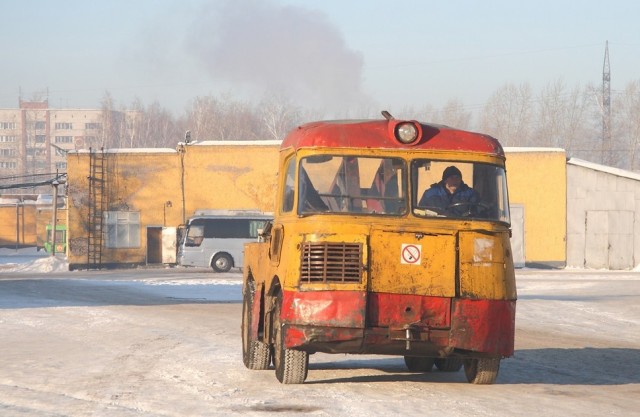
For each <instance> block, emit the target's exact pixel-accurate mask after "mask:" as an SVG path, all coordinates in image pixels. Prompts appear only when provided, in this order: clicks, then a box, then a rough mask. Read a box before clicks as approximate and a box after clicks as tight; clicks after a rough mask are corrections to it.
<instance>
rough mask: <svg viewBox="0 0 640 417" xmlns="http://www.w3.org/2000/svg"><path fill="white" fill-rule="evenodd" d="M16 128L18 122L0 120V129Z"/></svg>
mask: <svg viewBox="0 0 640 417" xmlns="http://www.w3.org/2000/svg"><path fill="white" fill-rule="evenodd" d="M15 128H16V122H0V129H3V130H11V129H15Z"/></svg>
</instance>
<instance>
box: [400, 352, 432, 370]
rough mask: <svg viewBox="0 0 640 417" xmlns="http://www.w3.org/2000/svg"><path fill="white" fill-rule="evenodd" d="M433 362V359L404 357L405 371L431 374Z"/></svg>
mask: <svg viewBox="0 0 640 417" xmlns="http://www.w3.org/2000/svg"><path fill="white" fill-rule="evenodd" d="M434 361H435V359H434V358H425V357H421V356H405V357H404V364H405V365H407V369H408V370H410V371H412V372H431V369H432V368H433V363H434Z"/></svg>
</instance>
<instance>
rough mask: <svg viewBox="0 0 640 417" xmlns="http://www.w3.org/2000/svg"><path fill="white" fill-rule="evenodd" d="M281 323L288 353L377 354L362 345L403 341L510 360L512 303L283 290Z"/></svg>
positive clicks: (369, 347)
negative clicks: (295, 349)
mask: <svg viewBox="0 0 640 417" xmlns="http://www.w3.org/2000/svg"><path fill="white" fill-rule="evenodd" d="M367 295H368V299H367ZM282 320H283V321H284V323H285V324H286V325H287V326H286V338H285V345H286V346H287V347H289V348H292V347H305V348H306V349H308V350H314V346H313V345H316V347H317V348H318V350H319V351H336V352H345V353H349V352H353V353H358V352H363V351H372V352H373V351H376V350H378V349H376V348H375V347H372V346H365V345H367V344H376V345H378V344H380V345H384V344H387V345H393V344H401V343H403V341H404V339H403V338H408V339H411V342H412V343H414V344H417V345H418V346H419V345H420V344H421V343H422V344H424V345H427V344H430V345H434V347H435V348H447V347H451V348H456V349H462V350H468V351H473V352H482V353H489V354H500V355H502V356H511V355H512V354H513V336H514V332H515V301H506V300H470V299H451V298H448V297H428V296H417V295H403V294H384V293H369V294H367V293H366V292H361V291H309V292H295V291H285V292H284V298H283V303H282ZM407 329H409V332H407ZM405 335H406V336H405ZM332 344H333V345H335V346H332ZM388 350H389V349H387V351H388ZM391 350H392V348H391ZM379 351H381V352H382V351H385V349H384V348H382V349H379Z"/></svg>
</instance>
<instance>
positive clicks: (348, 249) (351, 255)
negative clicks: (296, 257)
mask: <svg viewBox="0 0 640 417" xmlns="http://www.w3.org/2000/svg"><path fill="white" fill-rule="evenodd" d="M301 256H302V259H301V262H300V281H301V282H303V283H304V282H306V283H311V282H343V283H347V282H348V283H354V282H355V283H357V282H360V280H361V277H362V269H363V267H362V243H340V242H304V243H303V244H302V251H301Z"/></svg>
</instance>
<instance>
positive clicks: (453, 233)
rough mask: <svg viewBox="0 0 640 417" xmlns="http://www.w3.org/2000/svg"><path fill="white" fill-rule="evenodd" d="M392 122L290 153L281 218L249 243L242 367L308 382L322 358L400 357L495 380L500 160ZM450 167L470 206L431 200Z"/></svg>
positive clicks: (501, 347) (450, 133)
mask: <svg viewBox="0 0 640 417" xmlns="http://www.w3.org/2000/svg"><path fill="white" fill-rule="evenodd" d="M383 114H384V115H385V119H384V120H383V119H381V120H367V121H334V122H315V123H309V124H306V125H303V126H300V127H299V128H297V129H295V130H294V131H292V132H291V133H290V134H289V135H288V136H287V137H286V138H285V140H284V141H283V142H282V145H281V154H280V175H279V185H278V194H277V196H276V211H275V217H274V220H273V222H272V223H271V224H270V225H269V227H267V229H266V230H265V231H264V233H263V237H262V241H261V242H255V243H249V244H247V245H245V256H244V268H243V317H242V339H243V340H242V346H243V360H244V364H245V366H246V367H248V368H250V369H268V368H269V367H270V365H271V363H273V365H274V367H275V371H276V377H277V378H278V380H279V381H280V382H282V383H302V382H304V380H305V379H306V377H307V370H308V362H309V355H310V354H313V353H315V352H327V353H350V354H363V353H369V354H384V355H399V356H403V357H404V360H405V363H406V365H407V367H408V368H409V370H412V371H422V372H427V371H430V370H431V369H432V368H433V367H434V366H435V367H436V368H437V369H438V370H440V371H458V370H460V369H461V368H462V367H463V366H464V371H465V373H466V376H467V379H468V380H469V382H472V383H477V384H490V383H493V382H494V381H495V379H496V377H497V374H498V369H499V364H500V360H501V359H502V358H505V357H509V356H511V355H512V354H513V349H514V330H515V329H514V328H515V304H516V287H515V274H514V269H513V259H512V256H511V250H510V241H509V236H510V229H509V227H510V224H509V222H510V219H509V206H508V197H507V188H506V174H505V157H504V152H503V149H502V147H501V145H500V144H499V142H498V141H497V140H496V139H494V138H492V137H490V136H487V135H482V134H477V133H472V132H467V131H461V130H456V129H452V128H450V127H446V126H439V125H429V124H424V123H419V122H416V121H401V120H396V119H394V118H393V117H391V116H390V115H388V113H386V112H383ZM451 166H454V167H455V169H452V168H448V167H451ZM445 170H448V171H447V173H449V174H450V173H451V172H453V173H454V174H459V176H460V177H461V178H462V182H464V183H465V184H467V186H465V187H463V189H464V190H466V192H467V195H468V196H471V197H472V198H471V201H467V202H465V201H456V202H454V203H452V204H450V205H448V206H447V205H446V204H445V206H444V207H443V206H442V205H441V204H440V205H437V204H436V203H429V195H428V194H429V193H431V191H430V192H429V193H427V192H425V190H427V189H430V188H438V186H440V185H442V186H444V185H445V178H444V177H445V175H443V174H442V173H443V171H445ZM456 170H457V171H456ZM432 184H433V187H431V185H432ZM459 188H460V187H459ZM435 191H437V190H435ZM454 195H455V194H454ZM425 196H426V197H425ZM449 197H450V196H449ZM454 201H455V200H454ZM430 204H433V205H430Z"/></svg>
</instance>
